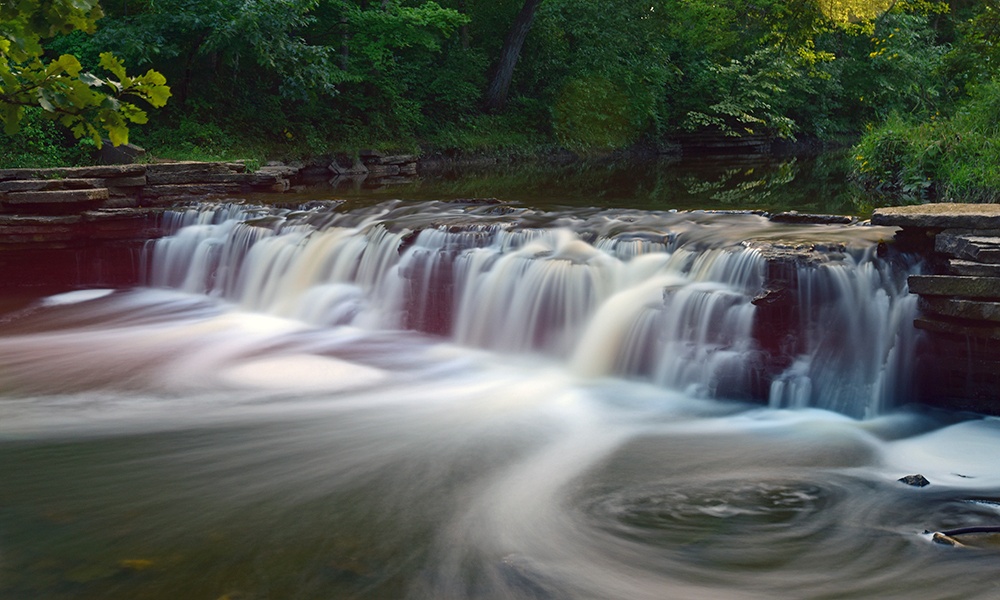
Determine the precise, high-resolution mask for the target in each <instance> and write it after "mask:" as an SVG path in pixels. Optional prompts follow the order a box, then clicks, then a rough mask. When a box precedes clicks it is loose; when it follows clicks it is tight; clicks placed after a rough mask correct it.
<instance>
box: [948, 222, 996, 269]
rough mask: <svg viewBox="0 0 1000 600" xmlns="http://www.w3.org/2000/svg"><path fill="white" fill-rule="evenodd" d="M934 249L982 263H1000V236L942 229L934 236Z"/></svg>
mask: <svg viewBox="0 0 1000 600" xmlns="http://www.w3.org/2000/svg"><path fill="white" fill-rule="evenodd" d="M934 251H935V252H940V253H941V254H945V255H948V256H952V257H955V258H961V259H965V260H971V261H975V262H981V263H990V264H997V263H1000V236H984V235H975V234H970V233H967V232H964V231H963V232H961V233H953V232H951V231H947V230H946V231H942V232H941V233H939V234H938V235H937V237H935V238H934Z"/></svg>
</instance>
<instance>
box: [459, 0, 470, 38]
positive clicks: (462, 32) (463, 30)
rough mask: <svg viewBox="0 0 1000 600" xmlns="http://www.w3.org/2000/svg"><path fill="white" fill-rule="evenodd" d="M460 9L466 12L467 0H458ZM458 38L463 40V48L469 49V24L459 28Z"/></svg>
mask: <svg viewBox="0 0 1000 600" xmlns="http://www.w3.org/2000/svg"><path fill="white" fill-rule="evenodd" d="M458 10H459V12H461V13H462V14H463V15H464V14H465V0H458ZM458 38H459V39H460V40H461V41H462V50H468V49H469V24H468V23H466V24H465V25H462V26H461V27H459V28H458Z"/></svg>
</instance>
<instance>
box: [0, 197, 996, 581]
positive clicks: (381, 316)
mask: <svg viewBox="0 0 1000 600" xmlns="http://www.w3.org/2000/svg"><path fill="white" fill-rule="evenodd" d="M491 210H492V209H489V208H477V209H467V208H464V207H456V206H450V205H439V204H425V205H416V206H412V205H403V204H391V205H383V206H379V207H375V208H372V209H364V210H358V211H352V212H344V213H336V212H331V211H330V210H329V209H321V208H314V209H311V210H308V211H295V212H288V211H270V210H268V211H264V210H262V209H256V208H243V207H208V206H205V207H201V208H199V209H195V210H192V211H190V212H188V213H186V214H182V215H172V216H170V217H169V218H170V219H175V220H176V225H177V226H178V227H179V229H178V235H176V236H174V237H171V238H166V239H164V240H160V241H158V242H157V243H156V244H155V245H151V247H150V248H149V251H150V252H151V253H152V256H151V260H150V272H149V277H150V282H155V283H156V286H157V287H142V288H137V289H132V290H117V291H109V290H91V291H88V292H87V293H72V294H68V295H61V296H54V297H51V298H48V299H40V300H39V301H38V302H36V303H34V304H32V305H30V306H28V307H26V308H25V309H23V310H21V311H19V312H14V313H7V314H4V315H3V317H2V318H0V384H2V389H3V392H2V394H0V597H2V598H4V599H5V600H6V599H8V598H10V599H11V600H21V599H35V598H45V599H46V600H52V599H54V600H64V599H65V600H131V599H133V598H148V599H150V600H174V599H176V598H225V597H229V598H238V597H244V598H301V599H307V600H321V599H327V598H365V599H366V600H368V599H374V600H397V599H401V598H402V599H414V600H437V599H441V598H447V599H449V600H451V599H456V600H461V599H469V600H507V599H517V600H522V599H523V600H539V599H557V600H563V599H572V600H576V599H587V600H589V599H593V600H598V599H602V600H603V599H608V598H629V599H650V600H654V599H662V598H677V599H680V600H703V599H712V600H716V599H729V598H732V599H745V598H768V599H771V598H783V599H784V598H788V599H793V598H794V599H800V598H852V599H861V598H918V599H921V600H923V599H927V600H931V599H937V598H945V597H956V598H959V597H960V598H972V599H976V600H978V599H980V598H981V599H987V598H994V597H995V596H996V581H995V579H996V578H995V576H994V575H995V569H994V567H995V562H996V554H995V552H993V551H989V550H987V551H979V550H967V551H962V550H956V549H953V548H946V547H943V546H938V545H936V544H932V543H931V542H930V541H929V540H928V536H925V535H924V534H923V531H924V530H925V529H930V530H942V529H948V528H955V527H963V526H973V525H991V524H996V523H997V522H998V521H1000V510H998V509H997V506H1000V470H998V469H997V467H996V464H995V462H996V461H995V460H994V457H995V456H996V455H997V453H998V452H1000V435H998V433H1000V430H998V421H997V420H996V419H969V420H962V419H960V418H959V417H957V416H947V415H945V416H940V415H939V416H934V415H925V414H921V413H920V412H916V411H898V410H893V409H892V407H890V406H887V405H886V404H885V402H887V401H889V398H890V397H891V394H886V393H885V392H886V391H887V390H888V391H892V386H893V385H899V384H900V382H904V381H905V378H903V377H897V375H898V369H900V368H904V367H905V364H906V360H905V356H906V353H907V348H908V347H909V346H908V342H907V340H906V335H905V332H907V331H908V330H907V329H906V328H905V327H903V324H904V323H905V321H906V319H908V318H909V316H908V315H906V314H905V312H906V311H907V310H909V308H908V307H907V306H906V301H905V300H903V298H904V296H902V295H900V294H899V291H900V288H899V285H900V279H899V277H900V276H901V275H904V274H905V273H895V272H894V271H893V269H892V267H891V266H890V265H889V264H886V263H882V262H880V261H879V259H877V257H873V256H871V255H870V253H869V250H870V248H872V247H873V245H874V241H875V239H877V237H876V236H882V235H884V232H880V231H877V230H875V229H873V228H862V227H855V228H841V227H837V228H824V227H818V228H789V227H774V226H772V225H771V224H769V223H767V222H766V221H764V220H763V219H760V218H759V217H754V216H753V215H707V214H689V215H685V214H669V213H664V214H650V213H628V212H615V213H609V212H601V211H596V212H593V213H592V214H589V215H585V216H583V217H574V216H572V215H569V214H557V213H537V212H532V211H526V210H522V211H515V212H506V213H504V212H500V213H497V212H491ZM272 213H273V214H272ZM247 219H250V220H252V223H249V222H245V221H246V220H247ZM188 226H190V227H191V228H190V229H188ZM418 231H419V233H417V232H418ZM809 237H815V238H817V239H819V240H820V241H824V242H830V243H832V242H835V241H839V242H842V243H845V244H846V245H847V248H845V249H844V250H843V251H838V252H832V253H830V254H829V255H828V256H825V258H823V259H822V260H820V259H817V260H818V261H819V262H817V263H814V264H809V265H806V264H802V265H800V266H799V267H798V268H797V269H796V274H795V276H796V277H797V280H798V281H799V282H800V283H802V284H803V285H802V286H801V287H800V288H798V291H797V292H796V293H797V295H798V298H796V300H797V302H799V303H800V304H801V305H802V307H803V308H802V309H801V310H799V311H798V312H797V313H796V315H795V317H796V318H795V319H794V320H795V321H796V323H795V330H796V331H798V330H799V329H802V331H804V333H803V334H802V335H798V336H796V337H795V339H793V340H790V341H789V342H788V348H787V350H788V355H787V356H785V357H784V360H785V361H786V363H787V364H784V363H782V364H781V365H780V366H779V367H777V368H776V375H775V380H774V381H773V382H770V383H769V384H768V386H767V387H770V388H771V389H770V402H771V403H772V404H773V406H772V407H768V406H764V405H762V404H759V403H758V404H753V403H747V402H733V401H730V400H727V398H730V397H738V398H743V397H745V396H747V395H748V394H747V388H748V387H753V385H757V386H758V387H760V386H761V383H760V382H756V383H755V382H754V381H753V377H755V376H757V374H759V373H760V372H762V371H761V364H762V363H763V362H764V359H763V358H762V357H761V354H762V353H764V352H765V350H764V349H763V348H762V347H761V346H760V345H759V344H758V341H757V337H758V336H759V332H755V328H757V327H758V326H759V322H758V321H757V320H756V319H757V317H758V316H759V315H758V314H757V312H758V309H756V308H755V307H754V305H753V304H751V299H752V298H753V297H754V296H755V295H756V294H758V292H759V287H760V286H761V285H762V283H763V282H764V281H765V280H766V279H767V273H766V271H765V270H764V264H765V259H766V257H765V256H764V254H763V253H762V251H761V250H760V247H759V246H755V245H747V244H743V243H742V242H743V240H745V239H756V240H761V239H763V240H778V239H782V240H791V241H792V242H796V243H801V242H802V240H803V239H807V238H809ZM823 238H828V239H823ZM529 281H530V282H531V283H530V285H528V282H529ZM501 317H502V318H501ZM854 319H856V320H857V323H855V322H853V320H854ZM527 323H531V324H532V327H533V330H531V332H530V333H526V328H523V329H520V330H518V331H512V330H513V329H515V328H517V327H518V326H521V325H525V324H527ZM894 324H895V325H898V328H896V329H894V328H893V327H894ZM875 332H880V333H881V332H884V333H885V334H886V337H885V339H884V340H882V341H880V342H875V341H873V340H871V339H869V338H868V337H867V335H868V334H871V333H875ZM824 366H826V367H827V368H829V369H830V371H829V372H828V371H827V370H826V369H825V368H824ZM830 373H832V374H830ZM894 378H895V380H896V383H892V381H893V379H894ZM837 380H840V381H841V382H842V383H843V385H844V387H845V389H843V390H841V389H839V388H838V387H837V385H836V381H837ZM775 388H778V390H777V391H775ZM763 393H764V394H765V396H766V395H767V393H768V390H767V389H764V390H763ZM879 394H881V396H880V395H879ZM904 399H905V398H904ZM762 400H766V398H764V399H762ZM779 403H780V404H781V407H778V404H779ZM817 407H821V408H817ZM789 408H794V410H790V409H789ZM831 409H834V410H831ZM836 411H840V412H836ZM880 411H881V413H882V414H878V413H879V412H880ZM848 415H850V416H848ZM860 416H867V417H868V418H865V419H857V418H854V417H860ZM913 473H922V474H923V475H925V476H926V477H927V478H928V479H930V480H931V482H932V483H931V485H930V486H928V487H927V488H922V489H918V488H912V487H909V486H905V485H903V484H901V483H898V482H897V481H896V480H897V479H898V478H899V477H902V476H904V475H909V474H913Z"/></svg>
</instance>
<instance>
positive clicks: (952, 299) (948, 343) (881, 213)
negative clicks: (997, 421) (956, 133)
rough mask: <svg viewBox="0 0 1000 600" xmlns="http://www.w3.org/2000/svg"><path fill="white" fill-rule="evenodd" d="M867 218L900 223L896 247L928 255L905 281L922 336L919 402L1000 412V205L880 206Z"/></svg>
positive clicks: (874, 221)
mask: <svg viewBox="0 0 1000 600" xmlns="http://www.w3.org/2000/svg"><path fill="white" fill-rule="evenodd" d="M872 222H873V223H874V224H878V225H890V226H895V227H899V228H900V229H899V232H898V233H897V234H896V241H897V245H899V246H901V247H903V248H905V249H906V250H908V251H913V252H918V253H920V254H921V255H922V256H924V257H925V259H926V261H927V273H926V274H923V275H915V276H911V277H910V279H909V289H910V292H911V293H914V294H917V295H919V296H920V302H919V307H920V315H919V316H918V317H917V319H916V320H915V321H914V326H915V327H917V328H918V329H920V330H922V331H923V332H924V335H925V338H924V342H925V343H924V348H923V350H922V352H921V358H920V364H919V368H918V371H917V373H916V376H917V377H918V378H919V380H920V382H919V386H918V388H917V389H919V390H920V398H919V400H920V401H921V402H923V403H926V404H931V405H935V406H941V407H946V408H950V409H966V410H973V411H976V412H982V413H988V414H1000V400H998V399H1000V206H998V205H995V204H927V205H920V206H904V207H894V208H885V209H880V210H877V211H875V214H874V215H873V217H872Z"/></svg>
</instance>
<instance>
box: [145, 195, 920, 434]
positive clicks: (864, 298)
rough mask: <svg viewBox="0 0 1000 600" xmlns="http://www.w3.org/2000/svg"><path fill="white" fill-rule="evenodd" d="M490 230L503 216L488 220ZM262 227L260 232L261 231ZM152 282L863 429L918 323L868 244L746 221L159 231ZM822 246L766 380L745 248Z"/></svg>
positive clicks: (884, 403) (366, 218) (481, 220)
mask: <svg viewBox="0 0 1000 600" xmlns="http://www.w3.org/2000/svg"><path fill="white" fill-rule="evenodd" d="M498 213H499V214H498ZM265 216H266V218H264V217H265ZM167 221H168V224H169V225H170V226H172V227H174V228H176V233H175V234H174V235H172V236H171V237H168V238H165V239H162V240H159V241H156V242H155V243H152V244H151V245H150V248H149V252H150V255H151V261H150V264H151V274H150V276H149V280H150V283H151V284H152V285H154V286H157V287H170V288H176V289H181V290H184V291H187V292H191V293H197V294H206V295H209V296H213V297H221V298H224V299H226V300H229V301H231V302H234V303H237V304H239V305H240V306H241V307H242V308H243V309H245V310H251V311H255V312H261V313H265V314H272V315H276V316H281V317H286V318H291V319H296V320H299V321H303V322H305V323H309V324H313V325H326V326H332V325H352V326H358V327H362V328H366V329H389V330H393V329H413V330H416V331H422V332H427V333H433V334H438V335H444V336H447V337H449V338H450V339H452V340H453V341H455V342H456V343H458V344H461V345H465V346H470V347H475V348H482V349H489V350H494V351H497V352H502V353H508V354H517V355H524V354H529V355H530V354H535V355H541V356H545V357H547V358H552V359H556V360H558V361H560V362H563V363H565V364H566V366H567V368H568V369H569V370H570V371H572V372H573V373H575V374H577V375H579V376H584V377H604V376H627V377H632V378H640V379H645V380H648V381H652V382H655V383H657V384H658V385H661V386H664V387H666V388H670V389H675V390H682V391H684V392H685V393H688V394H693V395H696V396H699V397H713V398H726V397H728V398H750V397H755V396H759V395H760V394H761V392H759V391H754V389H755V388H754V386H757V387H760V385H763V384H762V383H761V380H770V381H771V383H770V390H769V392H765V393H766V399H767V400H768V401H769V403H770V405H771V406H773V407H775V408H780V407H796V408H804V407H822V408H828V409H831V410H835V411H838V412H843V413H845V414H849V415H854V416H868V417H871V416H875V415H877V414H880V413H881V412H882V411H883V410H884V409H886V408H887V407H889V406H892V405H893V404H895V403H896V402H900V401H903V402H905V401H906V399H907V397H908V392H909V390H908V388H907V384H906V381H907V379H908V378H909V375H910V373H909V372H908V371H907V369H908V368H909V365H910V364H911V361H912V353H913V348H914V345H915V343H914V340H913V339H912V338H913V336H914V334H913V333H912V327H910V322H911V321H912V316H913V314H914V311H915V304H914V301H913V299H912V298H910V297H909V295H908V294H906V292H905V287H904V284H903V282H904V281H905V275H906V273H905V272H900V271H899V269H895V270H894V268H893V267H891V266H890V265H887V264H884V263H882V262H881V261H880V260H879V259H877V258H876V257H874V255H873V252H874V248H875V244H874V242H873V240H874V239H876V238H877V237H878V236H882V235H884V232H882V231H880V230H878V228H871V227H859V226H855V227H826V228H818V227H814V228H813V229H812V230H811V231H810V230H809V229H808V228H803V227H799V228H791V227H787V226H786V227H785V228H780V227H775V226H773V225H772V224H770V223H768V222H767V221H766V220H765V219H763V218H762V217H757V216H755V215H713V214H706V213H689V214H677V213H636V212H634V211H615V212H611V211H608V212H596V213H593V214H590V215H587V216H585V217H582V218H581V217H575V216H573V215H571V214H559V213H540V212H537V211H528V210H520V211H506V212H504V211H497V210H496V209H495V208H493V207H489V208H486V209H484V208H481V207H480V208H469V207H461V206H454V205H448V204H441V203H423V204H419V205H416V206H414V205H406V204H400V203H386V204H383V205H380V206H378V207H375V208H369V209H363V210H357V211H354V212H347V211H345V212H337V211H336V210H334V209H332V208H331V207H324V206H319V207H313V208H312V209H311V210H307V211H295V212H290V211H281V210H272V211H265V210H264V209H261V208H256V207H248V208H241V207H239V206H235V205H220V206H212V205H207V206H202V207H199V208H195V209H191V210H188V211H185V212H178V213H176V214H170V215H168V217H167ZM809 235H812V236H814V237H816V236H819V238H820V239H818V240H815V241H820V242H822V241H825V240H824V239H823V238H824V237H829V238H830V239H834V240H837V242H838V243H839V244H841V245H843V244H845V243H846V247H838V248H837V250H836V251H831V252H829V253H823V252H820V253H818V254H813V255H810V256H811V257H812V258H811V259H810V260H813V261H815V257H816V256H819V257H820V258H821V262H819V263H816V262H811V263H805V261H803V264H802V265H800V266H799V267H797V271H798V272H797V287H796V288H795V289H794V290H793V292H794V293H795V294H796V300H795V303H796V306H797V307H798V312H799V319H798V323H796V324H795V326H794V332H793V333H794V335H795V338H796V339H794V340H792V341H791V342H790V343H789V347H788V348H787V349H785V353H786V354H787V356H784V357H782V360H784V361H785V362H787V363H789V364H788V366H787V368H785V369H784V370H783V371H782V372H779V373H766V372H765V371H766V369H765V367H764V365H762V358H761V351H760V350H761V349H760V348H759V346H758V343H757V341H756V340H755V339H754V325H755V313H756V310H755V307H754V305H753V304H752V303H751V301H752V300H753V298H754V297H755V296H756V295H758V294H760V293H761V291H762V288H763V285H764V283H765V274H764V271H765V269H766V267H767V264H766V260H765V259H764V258H763V257H762V256H761V254H760V252H759V251H758V250H757V249H756V248H755V247H754V246H753V245H749V246H748V245H747V244H746V243H745V240H746V239H747V238H749V237H752V238H753V239H755V240H765V241H771V240H783V239H788V240H790V242H788V243H787V244H786V245H792V246H794V245H795V244H797V243H799V242H798V239H799V238H800V237H804V236H809Z"/></svg>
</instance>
